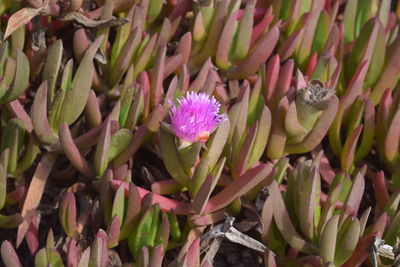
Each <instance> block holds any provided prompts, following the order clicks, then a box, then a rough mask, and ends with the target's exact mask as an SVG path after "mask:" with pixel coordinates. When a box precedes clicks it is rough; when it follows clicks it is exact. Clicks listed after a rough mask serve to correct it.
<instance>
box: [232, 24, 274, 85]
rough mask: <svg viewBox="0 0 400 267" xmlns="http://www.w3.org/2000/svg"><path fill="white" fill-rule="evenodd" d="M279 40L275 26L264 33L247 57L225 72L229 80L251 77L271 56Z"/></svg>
mask: <svg viewBox="0 0 400 267" xmlns="http://www.w3.org/2000/svg"><path fill="white" fill-rule="evenodd" d="M278 39H279V29H278V27H277V26H274V27H272V28H271V30H270V31H268V32H266V33H264V34H263V35H262V36H261V37H260V39H259V40H258V41H257V42H256V43H255V44H254V47H252V48H251V49H250V51H249V53H248V57H247V58H246V59H244V61H243V62H240V63H239V64H238V66H236V67H234V68H232V70H229V72H227V74H226V75H227V76H228V77H229V78H230V79H239V78H242V77H247V76H251V75H253V74H254V73H255V72H256V71H257V70H258V69H259V67H260V65H261V64H263V63H264V62H265V61H266V60H267V59H268V57H269V56H270V55H271V53H272V51H273V49H274V48H275V45H276V44H277V42H278Z"/></svg>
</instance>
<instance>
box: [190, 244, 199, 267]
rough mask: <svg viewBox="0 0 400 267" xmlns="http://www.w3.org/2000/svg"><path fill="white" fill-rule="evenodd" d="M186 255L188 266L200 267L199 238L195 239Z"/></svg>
mask: <svg viewBox="0 0 400 267" xmlns="http://www.w3.org/2000/svg"><path fill="white" fill-rule="evenodd" d="M187 255H188V260H187V264H188V266H200V237H197V238H196V239H195V240H194V241H193V243H192V244H191V245H190V247H189V250H188V252H187Z"/></svg>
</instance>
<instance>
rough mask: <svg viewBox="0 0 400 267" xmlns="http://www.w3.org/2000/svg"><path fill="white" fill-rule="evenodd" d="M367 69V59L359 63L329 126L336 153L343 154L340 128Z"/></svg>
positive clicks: (330, 137) (359, 90)
mask: <svg viewBox="0 0 400 267" xmlns="http://www.w3.org/2000/svg"><path fill="white" fill-rule="evenodd" d="M367 71H368V67H367V62H366V61H364V62H362V63H361V64H359V66H358V67H357V70H356V72H355V74H354V76H353V78H352V80H351V81H350V83H349V85H348V86H347V89H346V91H345V93H344V95H343V96H342V97H341V98H340V105H339V106H338V107H337V112H336V116H335V119H334V121H333V122H332V126H331V127H330V128H329V143H330V145H331V147H332V150H333V151H334V152H335V154H336V155H340V154H341V152H342V147H343V144H342V142H341V138H340V136H341V135H340V129H341V125H342V120H343V116H344V113H345V112H346V111H347V109H348V108H349V107H350V106H351V105H352V104H353V103H354V101H355V99H356V98H357V96H359V95H360V93H361V89H362V85H363V83H364V79H365V76H366V74H367ZM330 117H331V116H330Z"/></svg>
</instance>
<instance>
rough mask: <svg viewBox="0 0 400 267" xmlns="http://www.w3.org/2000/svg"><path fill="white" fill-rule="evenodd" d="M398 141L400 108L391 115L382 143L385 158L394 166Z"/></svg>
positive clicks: (397, 156)
mask: <svg viewBox="0 0 400 267" xmlns="http://www.w3.org/2000/svg"><path fill="white" fill-rule="evenodd" d="M399 141H400V109H399V110H398V111H396V113H395V115H394V116H393V119H392V122H391V123H390V126H389V128H388V130H387V132H386V138H385V143H384V151H383V152H384V156H385V158H386V160H387V161H388V162H389V163H390V164H391V165H392V166H395V164H396V162H397V160H398V158H399V150H398V145H399Z"/></svg>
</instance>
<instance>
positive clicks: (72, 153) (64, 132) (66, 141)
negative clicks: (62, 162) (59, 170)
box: [58, 122, 93, 177]
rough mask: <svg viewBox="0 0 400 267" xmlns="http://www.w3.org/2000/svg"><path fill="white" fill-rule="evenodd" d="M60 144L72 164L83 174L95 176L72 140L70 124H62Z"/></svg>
mask: <svg viewBox="0 0 400 267" xmlns="http://www.w3.org/2000/svg"><path fill="white" fill-rule="evenodd" d="M58 133H59V137H60V144H61V147H62V148H63V152H64V153H65V155H66V156H67V158H68V159H69V160H70V161H71V164H72V165H73V166H74V167H75V168H76V169H77V170H78V171H80V172H81V173H83V174H85V175H86V176H88V177H92V176H93V171H92V168H91V167H90V165H89V163H88V162H87V161H86V159H85V158H84V157H83V156H82V155H81V153H80V152H79V150H78V148H77V147H76V145H75V143H74V140H73V139H72V136H71V132H70V130H69V127H68V124H67V123H65V122H62V123H61V124H60V128H59V131H58Z"/></svg>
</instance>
